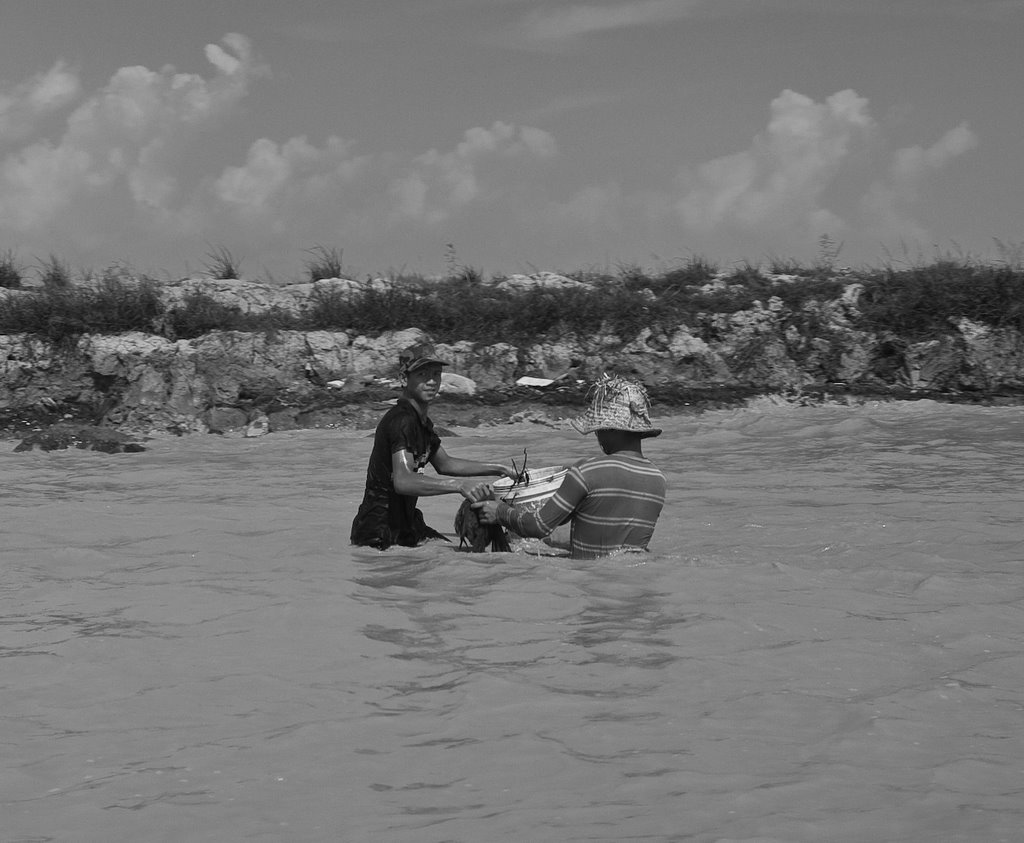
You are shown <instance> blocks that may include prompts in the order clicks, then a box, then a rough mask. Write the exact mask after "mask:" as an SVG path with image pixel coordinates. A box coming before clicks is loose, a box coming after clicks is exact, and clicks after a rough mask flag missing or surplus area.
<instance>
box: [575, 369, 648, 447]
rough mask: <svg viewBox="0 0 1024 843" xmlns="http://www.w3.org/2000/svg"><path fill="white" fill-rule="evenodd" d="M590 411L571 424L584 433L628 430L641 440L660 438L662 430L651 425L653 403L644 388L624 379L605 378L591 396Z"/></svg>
mask: <svg viewBox="0 0 1024 843" xmlns="http://www.w3.org/2000/svg"><path fill="white" fill-rule="evenodd" d="M587 398H588V399H589V400H590V407H589V408H588V409H587V412H585V413H584V414H583V415H582V416H579V417H578V418H575V419H571V420H570V422H569V423H570V424H571V425H572V426H573V427H574V428H576V430H578V431H579V432H580V433H593V432H594V431H595V430H625V431H628V432H630V433H638V434H639V435H640V437H641V438H644V439H646V438H647V437H648V436H658V435H659V434H660V433H661V428H660V427H655V426H654V425H653V424H651V402H650V399H649V398H648V397H647V390H646V389H644V387H643V384H640V383H637V382H636V381H631V380H627V379H626V378H621V377H609V376H608V375H602V376H601V379H600V380H598V381H597V383H595V384H594V385H593V386H592V387H591V388H590V392H588V393H587Z"/></svg>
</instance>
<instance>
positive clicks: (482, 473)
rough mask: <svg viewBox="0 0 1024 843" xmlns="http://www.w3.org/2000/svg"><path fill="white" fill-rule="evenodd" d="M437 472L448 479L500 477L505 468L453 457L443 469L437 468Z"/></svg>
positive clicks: (495, 464) (491, 463) (490, 463)
mask: <svg viewBox="0 0 1024 843" xmlns="http://www.w3.org/2000/svg"><path fill="white" fill-rule="evenodd" d="M438 471H439V472H440V473H441V474H446V475H448V476H449V477H493V476H499V477H500V476H502V475H504V474H505V466H503V465H499V464H498V463H496V462H477V461H476V460H463V459H458V458H454V457H453V458H452V459H449V460H448V462H446V463H445V464H444V466H443V467H441V468H438Z"/></svg>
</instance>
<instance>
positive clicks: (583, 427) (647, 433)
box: [569, 419, 661, 439]
mask: <svg viewBox="0 0 1024 843" xmlns="http://www.w3.org/2000/svg"><path fill="white" fill-rule="evenodd" d="M569 424H570V425H572V427H573V428H574V429H575V430H576V431H577V432H578V433H582V434H583V435H584V436H586V435H587V434H588V433H597V431H599V430H621V431H622V432H623V433H635V434H636V435H637V436H639V437H640V438H641V439H650V438H652V437H654V436H661V428H660V427H648V428H644V429H643V430H636V429H633V428H628V427H617V426H614V425H607V424H604V425H602V424H591V423H587V422H585V421H582V422H581V421H580V420H579V419H569Z"/></svg>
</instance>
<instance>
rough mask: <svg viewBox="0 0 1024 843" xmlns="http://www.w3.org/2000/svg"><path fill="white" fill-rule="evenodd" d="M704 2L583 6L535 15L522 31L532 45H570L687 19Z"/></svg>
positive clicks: (644, 0) (643, 0)
mask: <svg viewBox="0 0 1024 843" xmlns="http://www.w3.org/2000/svg"><path fill="white" fill-rule="evenodd" d="M702 5H705V4H704V0H631V2H626V3H612V4H608V5H593V4H580V5H574V6H569V7H567V8H559V9H550V8H545V9H538V10H537V11H534V12H531V13H530V14H529V15H527V17H526V18H525V20H524V21H523V24H522V29H523V31H524V32H525V34H526V36H527V38H528V39H530V40H532V41H566V40H569V39H574V38H578V37H580V36H584V35H590V34H593V33H596V32H608V31H611V30H616V29H625V28H633V27H639V26H651V25H654V24H659V23H665V22H668V21H673V20H678V19H680V18H684V17H686V16H687V15H688V14H689V13H690V12H692V11H693V10H694V9H696V8H698V7H699V6H702Z"/></svg>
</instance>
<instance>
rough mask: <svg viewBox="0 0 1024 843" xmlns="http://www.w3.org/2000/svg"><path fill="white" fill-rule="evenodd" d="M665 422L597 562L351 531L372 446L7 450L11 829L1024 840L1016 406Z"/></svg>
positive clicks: (544, 450)
mask: <svg viewBox="0 0 1024 843" xmlns="http://www.w3.org/2000/svg"><path fill="white" fill-rule="evenodd" d="M664 421H665V427H666V432H665V434H664V435H663V436H662V437H660V438H659V439H655V440H650V441H649V442H648V443H646V452H647V454H648V456H650V457H651V458H652V459H654V460H655V461H656V462H657V463H658V464H659V465H660V466H661V467H662V469H663V470H664V471H665V473H666V475H667V477H668V479H669V488H670V498H669V503H668V505H667V506H666V509H665V512H664V514H663V516H662V520H661V522H660V524H659V527H658V530H657V532H656V533H655V538H654V542H653V544H652V551H653V552H652V553H651V554H649V555H647V556H646V557H644V558H642V559H638V558H637V557H633V556H630V557H624V558H622V559H618V560H605V561H602V562H574V561H571V560H568V559H566V558H562V557H558V556H554V555H551V554H552V551H546V552H545V553H544V554H539V553H537V552H520V553H516V554H500V555H473V554H466V553H457V552H454V551H453V550H452V549H451V548H450V547H445V546H441V545H433V546H428V547H424V548H417V549H413V550H402V551H397V552H394V553H386V554H381V553H378V552H376V551H369V550H362V549H353V548H351V547H349V546H348V545H347V535H348V528H349V523H350V520H351V516H352V514H353V512H354V511H355V508H356V505H357V503H358V501H359V498H360V495H361V491H362V479H363V473H364V469H365V461H366V457H367V455H368V453H369V447H370V441H369V439H367V438H366V436H365V434H364V433H358V434H352V433H351V432H341V431H321V432H317V431H306V432H296V433H284V434H274V435H271V436H268V437H265V438H263V439H258V440H243V439H221V438H218V437H213V436H208V437H202V438H190V439H175V440H162V441H157V442H153V443H151V449H150V450H149V451H147V452H146V453H143V454H126V455H118V456H106V455H100V454H93V453H87V452H77V451H76V452H63V453H51V454H42V453H30V454H15V453H13V452H11V451H9V450H7V449H5V450H4V451H2V452H0V472H2V475H0V476H2V477H3V484H2V487H0V537H2V548H0V656H2V657H3V658H0V839H2V840H3V841H6V842H7V843H14V841H26V842H27V841H49V840H54V841H74V843H93V841H95V843H111V841H147V843H152V841H186V840H187V841H218V843H221V842H222V841H236V840H237V841H243V840H244V841H248V840H268V841H339V840H341V841H387V843H391V842H392V841H394V842H395V843H405V841H409V843H435V841H436V843H441V841H465V843H480V842H481V841H483V842H484V843H495V842H496V841H531V843H534V841H635V840H651V841H673V840H686V841H708V842H709V843H710V841H754V840H756V841H762V842H763V841H797V842H798V843H800V842H802V841H807V843H820V841H865V843H868V842H869V841H870V843H877V841H921V843H935V841H971V842H972V843H978V842H979V841H1019V840H1021V839H1022V838H1021V834H1022V832H1021V829H1022V828H1024V651H1022V645H1024V579H1022V574H1024V521H1022V516H1021V513H1022V512H1024V412H1022V410H1021V409H1020V408H1005V409H984V408H975V407H951V406H940V405H935V404H930V403H927V402H920V403H914V404H891V405H877V406H864V407H858V408H846V407H837V408H795V409H794V408H779V407H775V406H773V405H771V404H767V403H766V404H764V405H763V406H761V407H755V408H752V409H746V410H742V411H729V412H724V411H723V412H716V413H709V414H706V415H704V416H701V417H676V418H671V419H667V420H664ZM460 433H461V434H462V435H461V436H460V437H459V438H457V439H452V440H449V441H448V447H449V450H450V451H451V452H453V453H455V454H457V455H459V456H469V457H484V456H487V457H494V458H508V457H510V456H513V455H515V456H518V455H519V454H521V452H522V448H523V447H524V446H525V447H527V448H528V449H529V453H530V459H531V461H532V462H533V463H534V464H535V465H543V464H546V463H550V462H558V461H561V460H563V459H567V458H571V457H580V456H584V455H587V454H589V453H591V452H592V450H593V449H594V447H595V445H594V441H593V438H592V437H591V438H584V437H580V436H578V435H576V434H574V433H571V432H564V433H561V432H552V431H550V430H547V429H541V428H537V427H529V426H515V427H501V428H496V429H494V430H492V431H489V432H483V431H479V430H462V431H460ZM457 504H458V500H457V499H456V498H454V497H443V498H433V499H429V500H425V501H424V510H425V512H426V514H427V520H428V523H431V524H433V525H434V526H436V527H438V528H439V529H442V530H444V531H446V532H450V531H451V530H452V519H453V517H454V513H455V510H456V508H457Z"/></svg>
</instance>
